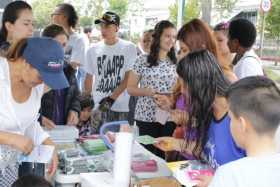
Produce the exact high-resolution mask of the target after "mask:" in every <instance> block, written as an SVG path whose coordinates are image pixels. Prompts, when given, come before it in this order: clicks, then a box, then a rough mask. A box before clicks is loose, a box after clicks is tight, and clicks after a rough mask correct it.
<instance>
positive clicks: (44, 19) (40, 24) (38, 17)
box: [32, 0, 63, 28]
mask: <svg viewBox="0 0 280 187" xmlns="http://www.w3.org/2000/svg"><path fill="white" fill-rule="evenodd" d="M62 2H63V0H48V1H42V0H36V1H33V3H32V9H33V15H34V19H35V27H36V28H44V27H46V26H47V25H48V24H49V23H50V20H51V13H52V12H53V11H54V9H55V6H56V5H57V4H59V3H62Z"/></svg>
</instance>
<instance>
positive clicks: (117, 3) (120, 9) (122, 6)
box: [108, 0, 128, 19]
mask: <svg viewBox="0 0 280 187" xmlns="http://www.w3.org/2000/svg"><path fill="white" fill-rule="evenodd" d="M108 2H109V10H110V11H113V12H115V13H117V14H118V15H119V16H120V18H121V19H124V17H125V15H126V12H127V9H128V0H108Z"/></svg>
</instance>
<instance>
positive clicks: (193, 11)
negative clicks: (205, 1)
mask: <svg viewBox="0 0 280 187" xmlns="http://www.w3.org/2000/svg"><path fill="white" fill-rule="evenodd" d="M199 13H200V6H199V3H198V0H187V2H186V4H185V7H184V16H183V23H186V22H188V21H190V20H191V19H193V18H197V17H198V16H199ZM169 14H170V17H169V19H170V20H171V22H172V23H174V24H175V25H177V15H178V2H177V0H176V3H174V4H173V5H171V6H170V7H169Z"/></svg>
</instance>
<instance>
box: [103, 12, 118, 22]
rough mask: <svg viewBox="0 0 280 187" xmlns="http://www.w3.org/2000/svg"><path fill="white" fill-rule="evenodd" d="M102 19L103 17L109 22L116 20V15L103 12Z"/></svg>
mask: <svg viewBox="0 0 280 187" xmlns="http://www.w3.org/2000/svg"><path fill="white" fill-rule="evenodd" d="M102 19H105V20H107V21H110V22H114V21H116V16H115V15H110V14H105V15H103V17H102Z"/></svg>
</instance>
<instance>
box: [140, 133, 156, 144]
mask: <svg viewBox="0 0 280 187" xmlns="http://www.w3.org/2000/svg"><path fill="white" fill-rule="evenodd" d="M136 140H137V141H138V142H139V143H141V144H144V145H149V144H154V143H156V142H155V138H153V137H151V136H149V135H143V136H138V137H137V138H136Z"/></svg>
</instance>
